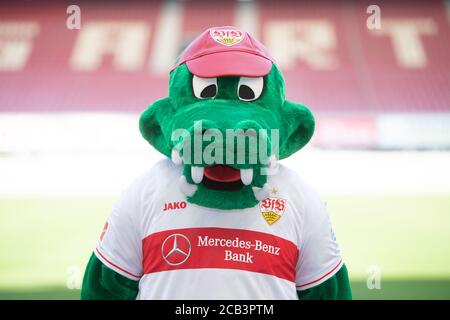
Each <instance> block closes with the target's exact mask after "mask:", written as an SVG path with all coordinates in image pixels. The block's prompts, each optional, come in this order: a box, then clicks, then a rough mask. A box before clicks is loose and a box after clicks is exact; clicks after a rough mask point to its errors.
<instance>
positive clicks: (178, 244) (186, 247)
mask: <svg viewBox="0 0 450 320" xmlns="http://www.w3.org/2000/svg"><path fill="white" fill-rule="evenodd" d="M161 250H162V257H163V259H164V261H166V262H167V264H169V265H171V266H178V265H180V264H182V263H184V262H186V260H187V259H188V258H189V256H190V255H191V242H190V241H189V239H188V238H187V237H186V236H185V235H182V234H180V233H176V234H172V235H170V236H168V237H167V238H166V240H164V242H163V244H162V248H161Z"/></svg>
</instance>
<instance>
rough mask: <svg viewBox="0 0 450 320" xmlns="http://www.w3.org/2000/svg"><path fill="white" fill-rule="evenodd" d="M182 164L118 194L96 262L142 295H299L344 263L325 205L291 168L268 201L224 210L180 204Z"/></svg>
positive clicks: (155, 171)
mask: <svg viewBox="0 0 450 320" xmlns="http://www.w3.org/2000/svg"><path fill="white" fill-rule="evenodd" d="M181 174H182V168H181V166H176V165H174V164H173V163H172V162H171V161H170V160H169V159H165V160H162V161H159V162H158V163H157V164H156V165H155V166H154V167H153V168H152V169H151V170H149V171H148V172H147V173H146V174H144V175H143V176H141V177H139V178H138V179H136V180H135V181H134V182H133V183H132V184H131V185H130V186H129V187H128V188H127V189H126V190H125V191H123V192H122V194H121V196H120V197H119V200H118V201H117V203H116V204H115V206H114V208H113V210H112V212H111V214H110V216H109V218H108V221H107V223H106V225H105V230H104V232H103V234H102V236H101V240H100V241H99V244H98V246H97V248H96V249H95V254H96V256H97V257H98V258H99V259H100V260H101V261H102V262H103V263H104V264H105V265H106V266H108V267H109V268H111V269H112V270H114V271H116V272H118V273H120V274H121V275H123V276H125V277H128V278H130V279H133V280H139V294H138V297H137V298H138V299H297V292H296V291H297V290H304V289H308V288H311V287H313V286H316V285H318V284H320V283H322V282H324V281H325V280H327V279H328V278H330V277H332V276H333V275H334V274H335V273H336V272H337V271H338V270H339V269H340V267H341V265H342V260H341V257H340V252H339V247H338V245H337V243H336V241H335V238H334V235H333V231H332V228H331V223H330V220H329V217H328V214H327V212H326V208H325V205H324V203H323V201H322V200H321V199H320V197H319V196H318V195H317V193H316V192H315V191H314V190H313V189H311V187H309V186H308V185H306V184H305V183H304V182H303V181H302V180H301V179H300V178H299V177H298V175H297V174H296V173H295V172H293V171H292V170H290V169H288V168H286V167H284V166H282V165H280V166H279V170H278V172H277V173H276V174H275V175H272V176H268V183H269V185H270V187H271V189H272V191H271V194H270V196H269V198H267V199H265V200H263V201H261V202H260V203H259V204H258V205H256V206H255V207H253V208H247V209H239V210H220V209H211V208H205V207H201V206H198V205H195V204H192V203H189V202H187V201H186V198H185V195H184V194H183V193H182V192H181V191H180V190H179V185H178V181H179V177H180V176H181Z"/></svg>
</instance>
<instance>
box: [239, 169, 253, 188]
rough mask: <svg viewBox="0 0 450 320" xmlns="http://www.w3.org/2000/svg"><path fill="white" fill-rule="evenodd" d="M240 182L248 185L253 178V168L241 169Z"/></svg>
mask: <svg viewBox="0 0 450 320" xmlns="http://www.w3.org/2000/svg"><path fill="white" fill-rule="evenodd" d="M241 180H242V183H243V184H244V185H246V186H248V185H249V184H250V183H252V180H253V169H241Z"/></svg>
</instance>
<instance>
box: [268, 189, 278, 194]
mask: <svg viewBox="0 0 450 320" xmlns="http://www.w3.org/2000/svg"><path fill="white" fill-rule="evenodd" d="M277 192H278V190H277V189H275V188H272V191H271V192H270V193H271V194H274V195H276V194H277Z"/></svg>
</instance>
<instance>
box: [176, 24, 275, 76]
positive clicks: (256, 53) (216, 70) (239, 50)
mask: <svg viewBox="0 0 450 320" xmlns="http://www.w3.org/2000/svg"><path fill="white" fill-rule="evenodd" d="M183 63H186V65H187V67H188V69H189V71H190V72H191V73H193V74H195V75H196V76H199V77H202V78H212V77H219V76H243V77H261V76H265V75H267V74H268V73H269V72H270V70H271V68H272V63H273V59H272V57H271V56H270V55H269V53H268V52H267V49H266V48H265V47H264V46H263V45H262V44H261V43H260V42H259V41H258V40H256V39H255V38H253V37H252V36H251V35H250V34H248V33H247V32H245V31H242V30H239V29H238V28H236V27H231V26H225V27H213V28H209V29H208V30H206V31H204V32H203V33H202V34H201V35H200V36H198V37H197V38H195V39H194V40H193V41H192V42H191V44H190V45H189V46H188V47H187V48H186V49H185V50H184V51H183V53H182V54H181V56H180V57H179V59H178V61H177V63H176V65H175V66H174V67H173V69H175V68H176V67H178V66H180V65H182V64H183ZM173 69H172V70H173Z"/></svg>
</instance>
